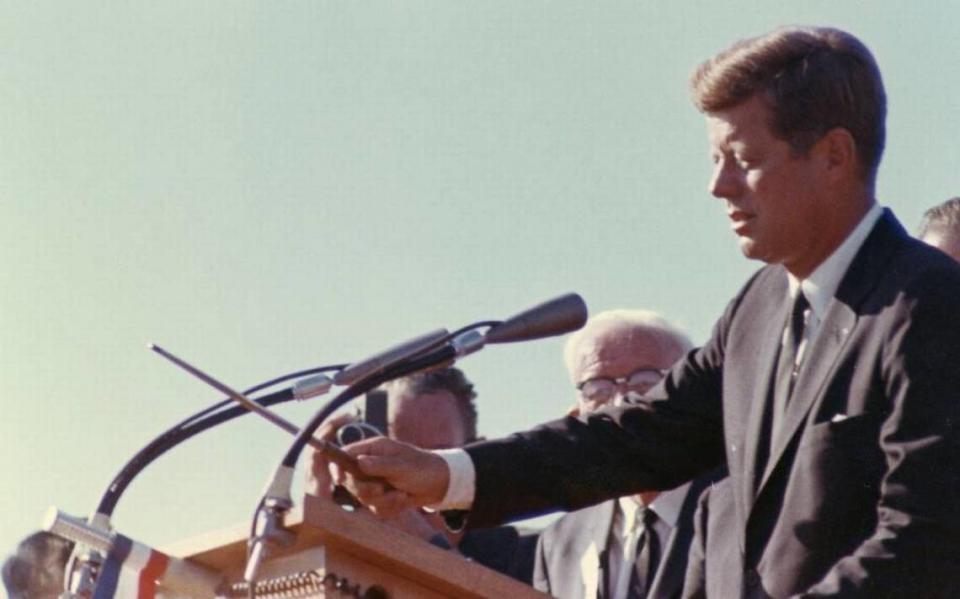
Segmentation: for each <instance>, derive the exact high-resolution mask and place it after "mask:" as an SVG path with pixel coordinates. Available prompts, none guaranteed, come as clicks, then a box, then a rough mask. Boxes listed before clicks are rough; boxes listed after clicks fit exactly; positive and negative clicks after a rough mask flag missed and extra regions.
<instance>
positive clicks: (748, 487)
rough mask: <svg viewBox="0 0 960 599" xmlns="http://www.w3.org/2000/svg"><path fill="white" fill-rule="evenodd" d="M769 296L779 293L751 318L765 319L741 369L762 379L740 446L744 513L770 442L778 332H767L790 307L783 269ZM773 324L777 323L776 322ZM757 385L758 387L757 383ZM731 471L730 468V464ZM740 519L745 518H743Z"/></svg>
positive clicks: (758, 320) (748, 510) (780, 320)
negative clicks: (769, 414) (768, 429)
mask: <svg viewBox="0 0 960 599" xmlns="http://www.w3.org/2000/svg"><path fill="white" fill-rule="evenodd" d="M770 295H771V297H774V298H776V297H779V298H780V300H779V302H777V301H776V300H774V301H771V302H769V311H765V313H763V314H757V315H756V316H755V318H754V321H755V322H759V323H767V324H766V326H764V327H763V328H762V329H761V330H760V331H759V332H758V336H759V339H760V341H759V342H758V350H757V352H756V353H755V355H753V356H749V359H750V360H751V363H749V364H747V365H745V366H744V367H743V368H741V370H742V371H743V372H745V373H747V376H753V373H759V374H760V376H761V378H760V379H759V380H760V381H764V384H763V386H762V388H763V389H764V393H763V395H762V396H757V397H754V398H753V400H752V402H751V404H750V409H749V414H748V418H747V429H746V433H745V435H744V439H745V443H744V448H743V470H742V472H744V476H743V477H742V478H741V480H740V483H741V485H742V489H741V497H743V498H745V501H746V502H747V503H746V505H745V511H744V515H746V514H749V513H750V508H751V507H752V506H753V502H754V499H755V497H756V494H757V488H758V487H757V483H758V481H759V480H760V478H759V474H760V473H761V472H762V470H761V469H762V468H763V467H764V466H765V465H766V464H767V460H766V459H764V458H765V457H766V456H767V451H768V448H769V444H770V436H769V433H768V432H766V431H765V430H764V429H765V427H766V426H767V423H766V420H767V418H766V416H767V411H768V410H769V404H770V401H769V398H770V389H771V385H772V384H773V376H774V370H775V369H776V365H777V356H778V355H779V352H780V334H778V333H776V332H774V334H770V333H771V332H772V331H770V326H771V325H770V324H769V323H780V324H782V323H784V322H786V319H787V313H788V312H789V311H790V299H789V297H788V296H787V277H786V271H784V273H783V279H782V285H780V286H779V288H778V289H777V290H771V291H770ZM776 326H779V324H778V325H776ZM758 388H761V387H758ZM731 472H733V468H732V467H731ZM744 521H746V520H745V519H744Z"/></svg>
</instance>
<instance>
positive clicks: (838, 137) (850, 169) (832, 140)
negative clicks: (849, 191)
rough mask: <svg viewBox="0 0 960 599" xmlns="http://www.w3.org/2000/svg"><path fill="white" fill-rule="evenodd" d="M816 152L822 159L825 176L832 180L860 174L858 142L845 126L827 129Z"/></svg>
mask: <svg viewBox="0 0 960 599" xmlns="http://www.w3.org/2000/svg"><path fill="white" fill-rule="evenodd" d="M813 152H815V153H816V154H817V156H818V158H819V160H820V161H821V165H822V167H823V173H824V176H826V177H827V178H828V180H830V181H838V180H841V179H845V178H847V177H849V176H854V177H856V176H858V175H857V173H858V171H859V168H860V165H859V161H858V160H857V158H858V156H857V142H856V141H855V140H854V139H853V135H851V134H850V132H849V131H847V130H846V129H845V128H843V127H834V128H833V129H831V130H829V131H827V132H826V133H825V134H824V136H823V137H821V138H820V139H819V140H818V141H817V143H816V144H814V147H813Z"/></svg>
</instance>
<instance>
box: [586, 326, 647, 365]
mask: <svg viewBox="0 0 960 599" xmlns="http://www.w3.org/2000/svg"><path fill="white" fill-rule="evenodd" d="M665 337H666V336H665V335H664V334H663V333H662V332H660V331H657V330H655V329H650V328H641V327H628V326H622V325H621V326H616V325H613V324H611V325H606V326H603V327H598V328H596V329H593V330H591V331H590V332H589V333H588V334H587V335H584V337H583V339H582V340H581V342H580V343H579V345H578V346H577V357H578V358H579V362H580V363H581V366H583V365H585V364H587V363H591V362H596V361H598V360H609V359H616V358H620V357H624V356H629V355H634V354H636V353H637V352H640V351H644V352H654V351H656V352H659V351H661V349H662V348H663V346H664V345H665V343H664V341H665Z"/></svg>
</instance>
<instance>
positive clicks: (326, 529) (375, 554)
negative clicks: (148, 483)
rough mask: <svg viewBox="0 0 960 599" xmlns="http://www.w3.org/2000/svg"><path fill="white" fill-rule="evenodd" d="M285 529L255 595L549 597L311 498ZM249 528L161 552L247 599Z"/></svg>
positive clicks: (408, 598)
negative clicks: (214, 576) (214, 575)
mask: <svg viewBox="0 0 960 599" xmlns="http://www.w3.org/2000/svg"><path fill="white" fill-rule="evenodd" d="M285 524H286V527H287V528H288V529H289V530H292V531H294V532H295V534H296V541H295V542H294V544H293V545H292V546H291V547H288V548H284V549H277V550H275V552H273V553H272V554H271V555H270V556H269V557H268V559H267V561H266V562H265V563H264V564H263V567H262V568H261V574H260V580H259V581H258V583H257V589H256V590H257V593H256V596H257V597H259V598H261V599H276V598H280V597H284V598H288V597H325V598H348V597H349V598H355V599H421V598H424V599H434V598H441V597H454V598H457V599H461V598H462V599H481V598H490V599H537V598H540V599H543V598H544V597H546V595H544V594H542V593H540V592H537V591H535V590H533V588H531V587H529V586H527V585H524V584H521V583H519V582H517V581H515V580H513V579H512V578H509V577H507V576H504V575H503V574H500V573H499V572H495V571H493V570H490V569H489V568H485V567H483V566H481V565H479V564H476V563H473V562H471V561H469V560H467V559H466V558H464V557H463V556H462V555H460V554H458V553H456V552H454V551H445V550H443V549H439V548H437V547H434V546H433V545H430V544H429V543H426V542H424V541H422V540H421V539H418V538H416V537H413V536H411V535H408V534H406V533H404V532H401V531H399V530H397V529H394V528H392V527H389V526H386V525H384V524H382V523H380V522H379V521H377V519H376V518H375V517H374V516H372V515H371V514H369V513H367V512H364V511H357V512H348V511H345V510H343V509H342V508H340V507H339V506H338V505H336V504H334V503H332V502H330V501H327V500H324V499H319V498H317V497H314V496H311V495H307V496H306V497H305V499H304V507H303V510H302V511H299V510H294V511H292V512H291V513H290V514H289V515H288V517H287V519H286V522H285ZM248 530H249V525H240V526H237V527H234V528H231V529H227V530H223V531H218V532H214V533H208V534H205V535H201V536H199V537H195V538H192V539H189V540H186V541H182V542H179V543H176V544H175V545H172V546H168V547H164V548H161V551H163V552H164V553H167V554H168V555H171V556H175V557H180V558H184V559H187V560H188V561H190V562H194V563H196V564H200V565H203V566H206V567H208V568H211V569H214V570H217V571H219V572H222V573H223V574H224V577H225V580H226V583H227V584H226V588H225V589H224V590H223V591H224V592H223V594H222V595H218V596H222V597H238V598H239V597H246V596H247V590H246V585H245V584H244V583H243V582H242V579H243V568H244V563H245V561H246V551H247V550H246V540H247V532H248Z"/></svg>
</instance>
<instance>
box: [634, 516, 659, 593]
mask: <svg viewBox="0 0 960 599" xmlns="http://www.w3.org/2000/svg"><path fill="white" fill-rule="evenodd" d="M642 518H643V520H642V522H643V532H642V534H641V536H640V539H639V540H638V541H637V559H636V561H634V564H633V573H632V574H631V575H630V589H629V591H628V592H627V599H644V598H645V597H646V596H647V593H648V592H650V584H651V583H652V582H653V578H654V576H655V575H656V573H657V565H658V564H659V563H660V538H659V537H658V536H657V531H656V530H655V529H654V525H655V524H656V522H657V514H656V512H654V511H653V510H652V509H650V508H645V509H644V510H643V515H642Z"/></svg>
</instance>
